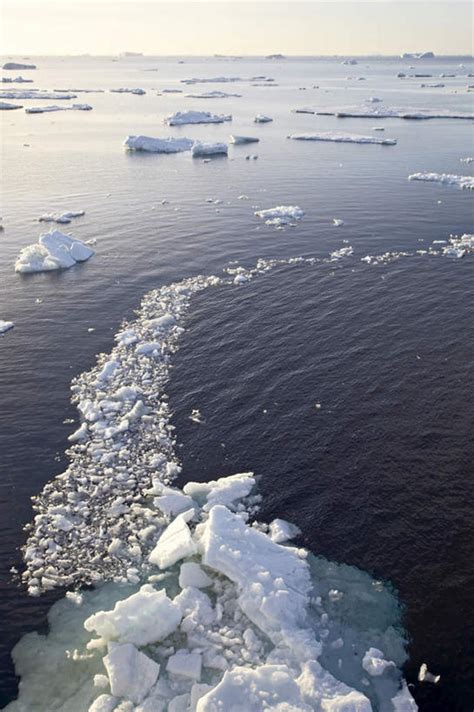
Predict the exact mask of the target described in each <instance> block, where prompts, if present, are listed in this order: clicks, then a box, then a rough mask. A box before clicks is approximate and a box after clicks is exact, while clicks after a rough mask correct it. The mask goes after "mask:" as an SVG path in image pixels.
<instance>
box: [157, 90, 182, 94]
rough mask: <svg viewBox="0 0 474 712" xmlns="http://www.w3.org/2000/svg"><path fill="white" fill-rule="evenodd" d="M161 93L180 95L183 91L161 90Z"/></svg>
mask: <svg viewBox="0 0 474 712" xmlns="http://www.w3.org/2000/svg"><path fill="white" fill-rule="evenodd" d="M161 93H162V94H182V93H183V90H182V89H162V90H161Z"/></svg>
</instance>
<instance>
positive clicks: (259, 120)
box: [254, 114, 273, 124]
mask: <svg viewBox="0 0 474 712" xmlns="http://www.w3.org/2000/svg"><path fill="white" fill-rule="evenodd" d="M271 121H273V119H272V118H271V117H270V116H265V114H257V115H256V117H255V118H254V122H255V123H256V124H269V123H270V122H271Z"/></svg>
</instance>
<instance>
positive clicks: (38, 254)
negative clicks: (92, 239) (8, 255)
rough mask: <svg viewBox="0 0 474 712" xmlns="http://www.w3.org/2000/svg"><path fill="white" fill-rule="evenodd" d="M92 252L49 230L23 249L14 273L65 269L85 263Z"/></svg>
mask: <svg viewBox="0 0 474 712" xmlns="http://www.w3.org/2000/svg"><path fill="white" fill-rule="evenodd" d="M93 254H94V250H92V249H91V248H90V247H89V246H88V245H86V244H85V243H84V242H81V240H77V239H75V238H73V237H70V236H69V235H64V234H63V233H62V232H60V231H59V230H51V231H50V232H47V233H45V234H43V235H40V238H39V241H38V242H37V243H36V244H34V245H28V247H24V248H23V249H22V250H21V251H20V254H19V255H18V258H17V260H16V262H15V272H22V273H28V272H50V271H52V270H58V269H67V268H68V267H72V266H73V265H75V264H76V263H77V262H85V261H86V260H88V259H89V257H92V255H93Z"/></svg>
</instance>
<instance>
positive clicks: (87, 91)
mask: <svg viewBox="0 0 474 712" xmlns="http://www.w3.org/2000/svg"><path fill="white" fill-rule="evenodd" d="M54 91H58V92H61V93H64V92H73V93H74V94H104V93H105V91H104V89H55V90H54Z"/></svg>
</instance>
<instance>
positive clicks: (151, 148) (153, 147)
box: [123, 136, 194, 153]
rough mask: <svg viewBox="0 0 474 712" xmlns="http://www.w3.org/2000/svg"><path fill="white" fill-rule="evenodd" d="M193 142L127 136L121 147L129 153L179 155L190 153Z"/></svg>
mask: <svg viewBox="0 0 474 712" xmlns="http://www.w3.org/2000/svg"><path fill="white" fill-rule="evenodd" d="M193 144H194V141H193V140H192V139H190V138H153V137H151V136H127V138H126V139H125V141H124V142H123V145H124V146H125V148H128V150H129V151H148V152H150V153H180V152H181V151H190V150H191V148H192V147H193Z"/></svg>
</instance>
